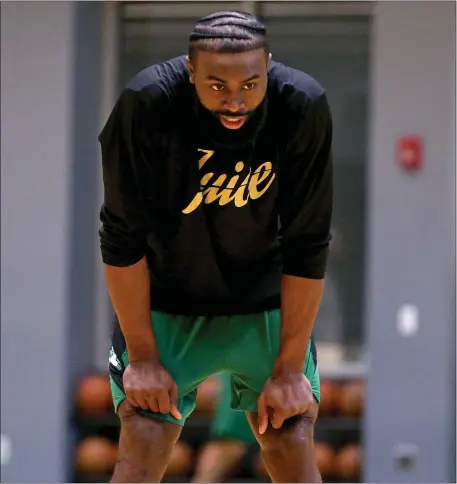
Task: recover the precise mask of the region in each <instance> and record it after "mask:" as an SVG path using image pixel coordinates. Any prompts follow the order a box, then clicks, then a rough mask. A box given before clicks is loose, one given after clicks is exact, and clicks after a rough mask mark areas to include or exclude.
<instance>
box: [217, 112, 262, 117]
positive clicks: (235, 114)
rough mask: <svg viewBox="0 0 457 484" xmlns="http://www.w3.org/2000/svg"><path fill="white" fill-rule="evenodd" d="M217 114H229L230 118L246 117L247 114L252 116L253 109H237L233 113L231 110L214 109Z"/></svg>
mask: <svg viewBox="0 0 457 484" xmlns="http://www.w3.org/2000/svg"><path fill="white" fill-rule="evenodd" d="M213 112H214V114H215V115H216V116H228V117H230V118H244V117H245V116H250V115H251V114H252V112H253V111H237V112H236V113H231V112H230V111H213Z"/></svg>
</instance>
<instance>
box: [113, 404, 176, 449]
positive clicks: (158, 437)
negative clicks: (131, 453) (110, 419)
mask: <svg viewBox="0 0 457 484" xmlns="http://www.w3.org/2000/svg"><path fill="white" fill-rule="evenodd" d="M118 415H119V418H120V420H121V443H122V444H125V445H124V446H125V447H126V448H127V449H129V450H135V452H137V453H138V455H141V454H151V453H154V454H156V455H158V454H162V453H164V452H165V453H166V452H168V451H169V450H170V449H171V448H172V446H173V445H174V444H175V442H176V441H177V440H178V438H179V434H180V432H181V428H180V427H179V426H177V425H175V424H172V423H170V422H165V421H163V420H159V419H156V418H154V417H152V416H151V417H146V416H144V415H142V414H140V413H139V412H138V410H137V409H136V408H135V407H133V406H132V405H131V404H130V403H129V402H128V401H127V400H124V402H122V403H121V405H120V406H119V410H118Z"/></svg>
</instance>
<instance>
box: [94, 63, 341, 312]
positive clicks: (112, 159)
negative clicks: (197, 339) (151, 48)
mask: <svg viewBox="0 0 457 484" xmlns="http://www.w3.org/2000/svg"><path fill="white" fill-rule="evenodd" d="M99 141H100V143H101V148H102V159H103V162H102V163H103V181H104V203H103V206H102V209H101V215H100V216H101V221H102V227H101V229H100V239H101V251H102V257H103V262H104V263H105V264H108V265H111V266H118V267H125V266H129V265H132V264H135V263H136V262H138V261H139V260H140V259H141V258H143V257H144V256H145V255H146V256H147V261H148V265H149V271H150V277H151V309H154V310H158V311H164V312H168V313H173V314H183V315H205V316H210V315H230V314H246V313H251V312H257V311H264V310H270V309H275V308H279V307H280V282H281V274H289V275H293V276H298V277H304V278H310V279H321V278H323V277H324V272H325V266H326V262H327V252H328V244H329V240H330V222H331V214H332V198H333V197H332V195H333V194H332V191H333V186H332V162H331V143H332V122H331V115H330V110H329V106H328V103H327V98H326V95H325V93H324V90H323V88H322V87H321V86H320V85H319V84H318V82H317V81H316V80H314V79H313V78H311V77H310V76H308V75H307V74H305V73H303V72H301V71H298V70H294V69H291V68H289V67H286V66H284V65H282V64H280V63H276V62H272V63H271V66H270V69H269V79H268V89H267V96H266V97H265V100H264V101H263V102H262V104H261V105H260V107H259V108H258V109H257V110H256V112H255V114H254V115H253V116H252V117H251V118H250V119H249V120H248V121H247V122H246V123H245V125H244V126H243V127H241V128H240V129H239V130H236V131H233V130H227V129H226V128H224V127H223V126H222V124H221V123H220V122H219V120H217V119H216V118H215V117H214V116H213V115H212V114H211V113H208V112H206V110H205V108H203V106H202V105H201V104H200V102H199V101H198V98H197V95H196V92H195V88H194V86H193V85H192V84H191V83H190V82H189V78H188V73H187V68H186V64H185V57H184V56H182V57H178V58H175V59H172V60H170V61H167V62H164V63H162V64H158V65H154V66H152V67H149V68H147V69H145V70H144V71H142V72H140V73H139V74H138V75H137V76H136V77H135V78H134V79H133V80H132V81H131V82H130V84H129V85H128V86H127V87H126V88H125V89H124V90H123V92H122V93H121V95H120V97H119V99H118V101H117V103H116V105H115V107H114V109H113V111H112V113H111V115H110V117H109V119H108V121H107V123H106V125H105V127H104V128H103V130H102V132H101V134H100V136H99Z"/></svg>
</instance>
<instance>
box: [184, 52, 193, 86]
mask: <svg viewBox="0 0 457 484" xmlns="http://www.w3.org/2000/svg"><path fill="white" fill-rule="evenodd" d="M186 65H187V70H188V71H189V81H190V82H191V84H194V82H195V80H194V78H195V69H194V65H193V64H192V61H191V60H190V59H189V56H187V57H186Z"/></svg>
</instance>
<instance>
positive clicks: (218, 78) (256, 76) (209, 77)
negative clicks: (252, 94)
mask: <svg viewBox="0 0 457 484" xmlns="http://www.w3.org/2000/svg"><path fill="white" fill-rule="evenodd" d="M259 77H260V76H259V75H258V74H254V75H253V76H251V77H248V78H247V79H245V80H244V81H243V82H242V84H246V83H247V82H250V81H254V80H256V79H259ZM206 79H207V80H208V81H216V82H220V83H221V84H227V81H225V80H224V79H221V78H220V77H217V76H208V77H207V78H206Z"/></svg>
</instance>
